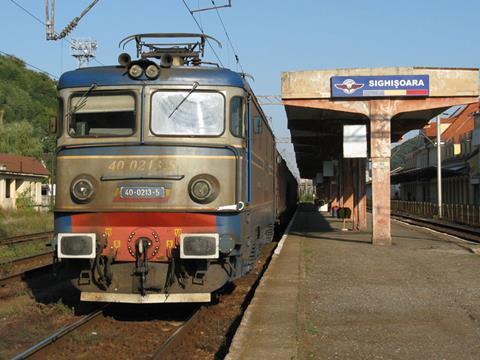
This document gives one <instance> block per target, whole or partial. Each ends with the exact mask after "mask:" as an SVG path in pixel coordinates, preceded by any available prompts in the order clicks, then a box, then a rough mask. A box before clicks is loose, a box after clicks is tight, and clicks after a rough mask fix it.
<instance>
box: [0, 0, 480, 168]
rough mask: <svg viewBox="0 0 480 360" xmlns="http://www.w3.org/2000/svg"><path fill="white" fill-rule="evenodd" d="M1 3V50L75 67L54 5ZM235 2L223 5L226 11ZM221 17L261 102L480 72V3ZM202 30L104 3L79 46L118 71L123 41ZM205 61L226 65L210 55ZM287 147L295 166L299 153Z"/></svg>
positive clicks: (326, 7)
mask: <svg viewBox="0 0 480 360" xmlns="http://www.w3.org/2000/svg"><path fill="white" fill-rule="evenodd" d="M50 1H51V0H50ZM0 2H1V4H2V7H1V9H0V34H1V35H0V51H2V52H4V53H8V54H12V55H15V56H17V57H19V58H21V59H23V60H24V61H26V62H27V63H29V64H31V65H33V66H35V67H38V68H40V69H42V70H44V71H47V72H49V73H51V74H53V75H55V76H59V75H60V74H61V73H63V72H65V71H68V70H72V69H74V68H76V62H75V60H74V59H73V58H72V57H71V56H70V55H69V44H68V42H66V41H47V40H46V39H45V27H44V25H42V24H41V21H45V0H0ZM13 2H16V3H18V4H20V5H21V6H23V7H24V8H25V9H26V10H27V11H29V12H30V13H31V14H33V15H34V16H35V17H37V18H38V20H36V19H34V18H33V17H32V16H31V15H28V14H27V13H26V12H25V11H24V10H21V9H20V8H19V7H18V6H16V5H15V4H14V3H13ZM90 2H91V0H75V1H72V0H56V1H55V13H56V17H55V30H56V31H57V32H60V31H61V30H62V29H63V27H64V26H66V25H67V24H68V22H70V21H71V20H72V19H73V18H74V17H76V16H78V15H79V14H80V13H81V12H82V10H83V9H84V8H85V7H86V6H87V5H88V4H90ZM185 2H186V3H187V5H188V6H189V7H190V8H191V9H198V8H204V7H209V6H211V5H212V3H211V0H185ZM227 2H228V0H215V3H216V4H217V5H223V4H226V3H227ZM219 12H220V15H221V17H222V20H223V22H224V24H225V26H226V28H227V30H228V35H229V37H230V39H231V40H232V43H233V46H234V48H235V51H236V53H237V55H238V56H239V59H240V63H241V65H242V67H243V69H244V71H245V72H247V73H249V74H251V75H253V77H254V78H255V81H251V85H252V87H253V90H254V91H255V93H256V94H257V95H280V93H281V88H280V87H281V80H280V77H281V73H282V72H283V71H295V70H314V69H331V68H352V67H386V66H441V67H478V65H479V64H478V59H480V46H479V45H478V39H479V35H480V34H479V30H478V29H479V25H478V14H479V13H480V1H479V0H455V1H453V0H402V1H394V0H363V1H362V0H329V1H327V0H296V1H279V0H232V7H231V8H225V9H221V10H219ZM196 16H197V20H198V22H199V23H200V24H201V26H202V27H203V29H204V31H205V33H206V34H209V35H211V36H214V37H215V38H217V39H218V40H220V41H221V42H222V44H223V48H222V49H216V51H217V53H218V55H219V57H220V60H221V61H222V63H223V64H224V66H226V67H229V68H231V69H233V70H240V67H239V66H238V65H237V64H236V62H235V57H234V54H233V51H232V49H231V47H230V46H229V43H228V41H227V37H226V35H225V33H224V30H223V28H222V26H221V22H220V21H219V18H218V15H217V13H216V12H215V11H208V12H202V13H196ZM39 20H40V21H39ZM198 31H199V29H198V27H197V25H196V24H195V22H194V20H193V19H192V17H191V16H190V13H189V12H188V10H187V9H186V7H185V5H184V3H183V2H182V0H136V1H127V0H100V1H99V2H98V3H97V4H96V5H95V7H94V8H93V9H92V10H91V11H90V12H89V13H88V14H87V15H86V16H85V17H84V18H83V19H82V20H81V21H80V23H79V25H78V26H77V27H76V28H75V29H74V31H73V32H72V33H71V35H70V37H71V38H74V39H75V38H93V39H95V40H97V42H98V45H99V48H98V50H97V60H98V61H99V62H100V63H102V64H116V63H117V57H118V55H119V54H120V52H121V50H120V49H119V48H118V42H119V41H120V40H121V39H122V38H124V37H126V36H128V35H131V34H135V33H146V32H198ZM131 54H133V52H131ZM206 60H210V61H217V62H218V60H217V59H216V57H215V55H214V54H213V53H212V51H211V50H210V49H207V53H206ZM92 65H97V63H95V62H93V63H92ZM264 110H265V112H266V113H267V115H268V116H271V117H272V124H273V129H274V132H275V134H276V136H277V137H280V138H285V137H288V136H289V131H288V129H287V121H286V115H285V111H284V109H283V107H282V106H265V107H264ZM280 148H281V151H282V152H283V154H284V155H285V156H286V158H287V160H288V161H290V163H294V154H293V149H292V147H291V146H287V145H286V144H280Z"/></svg>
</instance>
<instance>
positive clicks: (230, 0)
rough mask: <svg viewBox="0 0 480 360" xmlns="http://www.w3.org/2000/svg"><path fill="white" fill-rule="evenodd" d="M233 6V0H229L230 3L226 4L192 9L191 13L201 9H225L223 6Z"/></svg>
mask: <svg viewBox="0 0 480 360" xmlns="http://www.w3.org/2000/svg"><path fill="white" fill-rule="evenodd" d="M229 7H232V0H228V4H225V5H218V6H217V5H216V6H211V7H208V8H202V9H195V10H190V13H192V14H193V13H196V12H200V11H209V10H217V9H223V8H229Z"/></svg>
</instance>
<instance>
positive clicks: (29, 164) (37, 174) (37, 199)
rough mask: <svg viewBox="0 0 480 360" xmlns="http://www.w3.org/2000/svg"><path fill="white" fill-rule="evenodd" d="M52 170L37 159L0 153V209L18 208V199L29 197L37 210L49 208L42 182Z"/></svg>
mask: <svg viewBox="0 0 480 360" xmlns="http://www.w3.org/2000/svg"><path fill="white" fill-rule="evenodd" d="M49 176H50V172H49V171H48V170H47V169H46V167H45V166H44V165H43V164H42V163H41V162H40V161H38V160H37V159H35V158H32V157H27V156H19V155H14V154H0V209H17V205H18V204H17V199H19V198H21V197H28V198H30V199H31V200H32V202H33V205H34V206H35V208H36V209H37V210H40V209H45V208H48V203H49V202H48V196H46V194H45V193H44V194H42V190H43V189H42V184H43V183H44V182H45V180H47V179H48V177H49Z"/></svg>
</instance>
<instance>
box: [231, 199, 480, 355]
mask: <svg viewBox="0 0 480 360" xmlns="http://www.w3.org/2000/svg"><path fill="white" fill-rule="evenodd" d="M340 228H341V223H340V222H338V221H336V220H334V219H331V218H328V217H324V216H322V215H321V214H319V213H318V212H314V211H313V209H312V208H311V207H310V206H308V205H307V206H302V207H301V208H300V209H299V211H298V213H297V217H296V220H295V222H294V224H293V226H292V228H291V230H290V235H289V236H288V239H287V241H286V242H285V246H284V247H283V250H282V252H281V254H280V256H278V257H276V258H275V259H274V260H273V262H272V263H271V266H270V267H269V269H268V271H267V273H266V275H265V277H264V279H263V281H262V283H261V285H260V287H259V289H258V291H257V293H256V295H255V298H254V300H253V302H252V304H251V305H250V306H249V308H248V310H247V313H246V315H245V317H244V320H243V321H242V324H241V326H240V328H239V331H238V332H237V335H236V336H235V338H234V341H233V344H232V347H231V350H230V354H229V359H276V360H277V359H480V271H479V270H480V256H479V255H475V254H473V253H472V252H470V251H469V250H468V246H465V244H463V243H456V242H455V241H453V242H452V241H448V239H451V238H449V237H446V236H443V235H441V234H435V233H431V232H429V231H426V230H420V229H418V228H415V227H411V226H405V225H400V224H399V223H397V222H393V223H392V234H393V243H394V245H393V246H391V247H374V246H372V245H370V244H369V239H370V234H368V233H353V232H347V233H345V232H342V231H340V230H339V229H340Z"/></svg>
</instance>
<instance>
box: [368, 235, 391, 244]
mask: <svg viewBox="0 0 480 360" xmlns="http://www.w3.org/2000/svg"><path fill="white" fill-rule="evenodd" d="M372 245H377V246H390V245H392V238H378V239H374V238H373V237H372Z"/></svg>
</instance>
